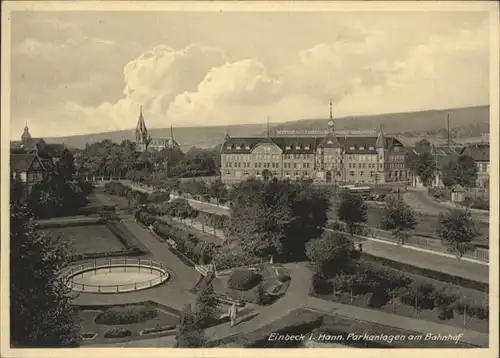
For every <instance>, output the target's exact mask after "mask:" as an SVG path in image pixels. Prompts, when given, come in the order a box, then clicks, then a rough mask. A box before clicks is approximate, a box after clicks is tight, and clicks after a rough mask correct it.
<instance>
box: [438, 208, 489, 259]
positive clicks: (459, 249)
mask: <svg viewBox="0 0 500 358" xmlns="http://www.w3.org/2000/svg"><path fill="white" fill-rule="evenodd" d="M437 235H438V237H439V238H440V239H441V241H442V242H443V243H444V244H445V245H447V246H450V247H451V248H452V249H453V250H454V251H455V254H456V257H457V260H459V259H460V258H461V257H462V256H463V254H464V253H466V252H467V251H469V250H471V249H472V248H473V245H472V244H471V242H472V240H474V239H475V238H476V237H477V236H478V235H479V233H478V230H477V228H476V224H475V222H474V220H473V218H472V216H471V214H470V212H469V211H468V210H460V209H455V210H453V211H449V212H446V213H440V214H439V219H438V228H437Z"/></svg>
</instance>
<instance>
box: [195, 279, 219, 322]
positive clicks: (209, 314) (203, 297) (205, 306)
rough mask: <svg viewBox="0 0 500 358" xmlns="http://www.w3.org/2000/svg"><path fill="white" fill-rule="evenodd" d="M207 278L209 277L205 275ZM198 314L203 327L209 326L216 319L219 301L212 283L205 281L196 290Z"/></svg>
mask: <svg viewBox="0 0 500 358" xmlns="http://www.w3.org/2000/svg"><path fill="white" fill-rule="evenodd" d="M205 279H207V277H205ZM196 294H197V295H196V311H195V312H196V315H197V319H198V321H199V324H200V326H201V327H207V326H208V325H209V324H210V323H212V322H213V321H214V320H215V319H216V315H217V306H218V301H217V299H216V298H215V294H214V288H213V286H212V284H211V283H203V284H201V285H200V287H199V288H198V290H197V292H196Z"/></svg>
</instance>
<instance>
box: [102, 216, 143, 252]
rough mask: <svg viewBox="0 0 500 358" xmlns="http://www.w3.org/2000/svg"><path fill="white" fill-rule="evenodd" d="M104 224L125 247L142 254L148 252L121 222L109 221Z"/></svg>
mask: <svg viewBox="0 0 500 358" xmlns="http://www.w3.org/2000/svg"><path fill="white" fill-rule="evenodd" d="M106 225H107V226H108V228H109V230H110V231H111V232H112V233H113V234H114V235H115V236H116V237H117V238H118V240H120V242H121V243H122V244H123V246H125V248H127V249H129V250H135V251H137V252H142V253H144V254H145V253H149V250H148V248H147V247H146V246H144V244H143V243H142V242H141V241H139V239H137V237H136V236H135V235H134V234H133V233H132V232H130V230H129V229H128V228H127V227H126V226H125V225H124V224H123V223H120V222H115V221H110V222H108V223H107V224H106Z"/></svg>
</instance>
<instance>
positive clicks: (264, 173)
mask: <svg viewBox="0 0 500 358" xmlns="http://www.w3.org/2000/svg"><path fill="white" fill-rule="evenodd" d="M272 175H273V174H272V173H271V171H270V170H269V169H264V170H263V171H262V178H263V179H264V181H269V180H270V179H271V177H272Z"/></svg>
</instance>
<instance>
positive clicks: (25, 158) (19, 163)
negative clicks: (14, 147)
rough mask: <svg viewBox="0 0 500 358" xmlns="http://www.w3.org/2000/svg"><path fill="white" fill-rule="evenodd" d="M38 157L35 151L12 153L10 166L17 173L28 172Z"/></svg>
mask: <svg viewBox="0 0 500 358" xmlns="http://www.w3.org/2000/svg"><path fill="white" fill-rule="evenodd" d="M35 158H36V154H34V153H23V154H15V153H11V154H10V166H11V168H12V170H14V171H15V172H17V173H21V172H26V171H27V170H28V169H29V168H30V167H31V165H32V164H33V161H34V160H35Z"/></svg>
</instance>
